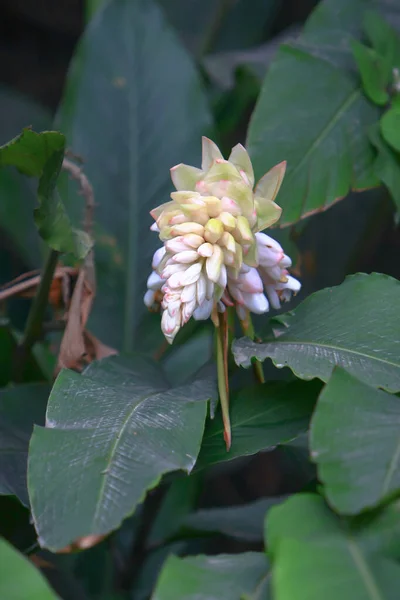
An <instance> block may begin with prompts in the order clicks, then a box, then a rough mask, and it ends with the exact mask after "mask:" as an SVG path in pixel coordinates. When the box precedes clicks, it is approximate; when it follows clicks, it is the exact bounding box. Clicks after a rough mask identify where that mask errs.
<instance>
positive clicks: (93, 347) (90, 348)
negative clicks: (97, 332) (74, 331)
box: [83, 329, 118, 362]
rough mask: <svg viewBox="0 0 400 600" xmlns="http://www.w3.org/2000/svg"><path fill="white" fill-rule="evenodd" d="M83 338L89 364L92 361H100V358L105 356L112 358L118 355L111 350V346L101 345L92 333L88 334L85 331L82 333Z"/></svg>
mask: <svg viewBox="0 0 400 600" xmlns="http://www.w3.org/2000/svg"><path fill="white" fill-rule="evenodd" d="M83 334H84V338H85V345H86V352H87V355H88V357H89V359H90V362H91V361H93V360H101V359H102V358H107V356H114V355H115V354H118V352H117V350H115V348H111V346H107V345H106V344H103V342H101V341H100V340H99V339H98V338H97V337H96V336H94V335H93V333H90V331H88V330H87V329H85V331H84V332H83Z"/></svg>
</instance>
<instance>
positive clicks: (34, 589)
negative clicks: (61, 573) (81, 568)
mask: <svg viewBox="0 0 400 600" xmlns="http://www.w3.org/2000/svg"><path fill="white" fill-rule="evenodd" d="M0 598H4V600H5V599H6V598H7V600H23V599H25V598H29V600H57V598H58V596H57V595H56V593H55V592H53V590H52V589H51V588H50V586H49V584H48V583H47V581H46V580H45V578H44V577H43V575H42V574H41V573H40V571H38V570H37V569H36V568H35V567H34V566H33V564H32V563H31V562H29V560H28V559H27V558H25V557H24V556H22V554H20V553H19V552H17V551H16V550H15V549H14V548H13V547H12V546H11V545H10V544H8V543H7V542H6V541H5V540H3V539H0Z"/></svg>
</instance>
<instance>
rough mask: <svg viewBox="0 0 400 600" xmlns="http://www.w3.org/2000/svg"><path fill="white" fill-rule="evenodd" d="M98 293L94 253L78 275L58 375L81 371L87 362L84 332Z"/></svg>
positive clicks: (87, 258) (60, 353)
mask: <svg viewBox="0 0 400 600" xmlns="http://www.w3.org/2000/svg"><path fill="white" fill-rule="evenodd" d="M95 293H96V281H95V271H94V260H93V252H89V254H88V255H87V256H86V258H85V260H84V262H83V264H82V266H81V268H80V270H79V274H78V278H77V280H76V284H75V288H74V291H73V294H72V298H71V302H70V305H69V310H68V313H67V316H66V322H67V323H66V327H65V330H64V335H63V338H62V341H61V346H60V352H59V355H58V362H57V367H56V373H58V372H59V371H60V370H61V369H63V368H66V369H76V370H81V369H82V367H83V366H84V364H85V362H86V355H87V350H86V345H85V337H84V331H85V327H86V323H87V320H88V318H89V314H90V311H91V308H92V304H93V300H94V297H95Z"/></svg>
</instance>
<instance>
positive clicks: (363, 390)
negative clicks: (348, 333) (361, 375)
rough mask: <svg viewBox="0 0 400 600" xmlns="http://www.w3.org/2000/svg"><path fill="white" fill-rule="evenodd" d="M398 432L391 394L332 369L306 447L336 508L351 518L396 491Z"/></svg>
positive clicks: (397, 407) (399, 482) (399, 483)
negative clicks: (309, 446) (308, 447)
mask: <svg viewBox="0 0 400 600" xmlns="http://www.w3.org/2000/svg"><path fill="white" fill-rule="evenodd" d="M399 428H400V404H399V399H398V398H397V397H396V396H393V395H391V394H387V393H386V392H383V391H380V390H377V389H375V388H373V387H370V386H368V385H366V384H364V383H362V382H361V381H359V380H358V379H356V378H355V377H353V376H352V375H349V374H348V373H347V372H346V371H343V370H341V369H338V370H335V371H334V373H333V375H332V377H331V379H330V380H329V382H328V384H327V385H326V386H325V388H324V389H323V391H322V393H321V396H320V398H319V400H318V403H317V408H316V410H315V413H314V416H313V419H312V424H311V442H310V444H311V451H312V458H313V459H314V461H315V462H316V463H317V465H318V474H319V479H320V480H321V481H322V482H323V483H324V485H325V493H326V496H327V498H328V500H329V502H330V504H331V505H332V506H333V507H334V508H335V510H337V511H338V512H340V513H345V514H355V513H358V512H360V511H361V510H364V509H366V508H371V507H374V506H376V505H377V504H379V503H380V502H382V501H384V500H386V499H387V498H389V497H390V496H391V495H392V494H393V493H395V492H396V493H397V492H398V491H399V489H400V462H399V461H400V442H399ZM332 431H334V432H335V435H332V434H331V432H332Z"/></svg>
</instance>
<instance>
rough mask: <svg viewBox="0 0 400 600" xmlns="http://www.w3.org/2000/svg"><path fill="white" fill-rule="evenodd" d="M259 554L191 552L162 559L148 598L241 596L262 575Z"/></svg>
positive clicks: (263, 560)
mask: <svg viewBox="0 0 400 600" xmlns="http://www.w3.org/2000/svg"><path fill="white" fill-rule="evenodd" d="M267 569H268V563H267V559H266V557H265V556H264V555H263V554H257V553H255V552H247V553H245V554H237V555H228V554H227V555H219V556H195V557H190V558H177V557H176V556H171V557H169V558H168V560H167V561H166V563H165V565H164V567H163V570H162V572H161V575H160V578H159V580H158V583H157V586H156V589H155V591H154V594H153V596H152V600H181V599H182V600H225V599H226V600H241V598H242V596H243V595H244V594H245V593H251V592H252V591H253V590H254V589H255V588H256V587H257V586H258V585H259V583H260V582H261V581H262V579H263V578H264V577H265V575H266V573H267Z"/></svg>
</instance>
